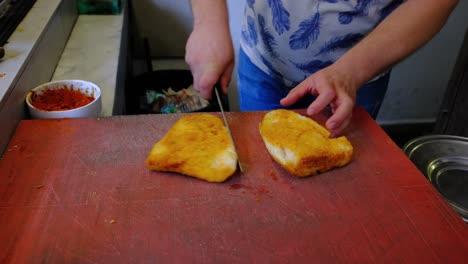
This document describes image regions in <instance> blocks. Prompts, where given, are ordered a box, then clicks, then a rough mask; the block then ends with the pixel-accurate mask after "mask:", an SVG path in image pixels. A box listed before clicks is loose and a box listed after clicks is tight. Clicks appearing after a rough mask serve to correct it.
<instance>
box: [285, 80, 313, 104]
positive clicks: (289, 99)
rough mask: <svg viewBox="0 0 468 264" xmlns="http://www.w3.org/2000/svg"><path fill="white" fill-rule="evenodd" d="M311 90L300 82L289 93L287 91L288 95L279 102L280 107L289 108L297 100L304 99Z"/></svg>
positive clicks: (305, 83) (304, 83)
mask: <svg viewBox="0 0 468 264" xmlns="http://www.w3.org/2000/svg"><path fill="white" fill-rule="evenodd" d="M311 90H312V86H311V85H310V84H309V83H307V82H301V83H300V84H298V85H297V86H296V87H294V88H293V89H292V90H291V91H289V93H288V95H286V97H284V98H283V99H281V100H280V104H281V105H282V106H290V105H292V104H294V103H295V102H297V101H298V100H299V99H301V98H302V97H304V96H305V95H306V94H308V93H309V91H311Z"/></svg>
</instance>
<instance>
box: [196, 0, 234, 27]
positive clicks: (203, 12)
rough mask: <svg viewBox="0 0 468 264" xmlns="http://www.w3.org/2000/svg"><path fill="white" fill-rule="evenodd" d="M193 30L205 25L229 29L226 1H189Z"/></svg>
mask: <svg viewBox="0 0 468 264" xmlns="http://www.w3.org/2000/svg"><path fill="white" fill-rule="evenodd" d="M190 2H191V4H192V14H193V21H194V28H195V29H196V28H197V27H200V26H205V25H211V26H221V27H226V28H229V17H228V10H227V5H226V0H191V1H190Z"/></svg>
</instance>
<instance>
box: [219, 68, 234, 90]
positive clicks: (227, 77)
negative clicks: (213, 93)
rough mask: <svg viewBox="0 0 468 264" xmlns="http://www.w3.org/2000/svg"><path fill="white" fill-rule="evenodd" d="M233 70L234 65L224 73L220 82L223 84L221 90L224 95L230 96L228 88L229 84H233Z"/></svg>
mask: <svg viewBox="0 0 468 264" xmlns="http://www.w3.org/2000/svg"><path fill="white" fill-rule="evenodd" d="M233 68H234V64H230V65H229V66H228V67H227V68H226V70H225V71H224V73H223V75H222V76H221V81H220V82H221V88H222V90H223V93H224V94H228V87H229V83H230V82H231V76H232V70H233Z"/></svg>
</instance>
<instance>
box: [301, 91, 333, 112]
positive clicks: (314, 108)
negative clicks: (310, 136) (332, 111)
mask: <svg viewBox="0 0 468 264" xmlns="http://www.w3.org/2000/svg"><path fill="white" fill-rule="evenodd" d="M335 96H336V94H335V92H334V91H333V90H329V89H327V90H325V91H322V92H320V91H319V95H318V96H317V98H315V100H314V101H313V102H312V103H311V104H310V105H309V107H307V114H308V115H313V114H316V113H318V112H320V111H322V110H323V109H324V108H325V107H327V105H328V104H330V103H331V102H332V101H333V100H334V99H335Z"/></svg>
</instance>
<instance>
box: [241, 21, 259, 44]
mask: <svg viewBox="0 0 468 264" xmlns="http://www.w3.org/2000/svg"><path fill="white" fill-rule="evenodd" d="M241 35H242V38H243V39H244V41H245V43H246V44H247V45H249V47H254V46H255V45H257V43H258V35H257V29H256V27H255V21H254V19H253V17H251V16H247V29H245V28H243V29H242V31H241Z"/></svg>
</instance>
